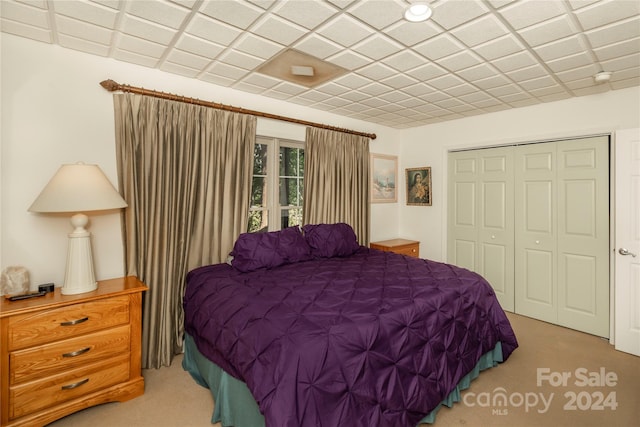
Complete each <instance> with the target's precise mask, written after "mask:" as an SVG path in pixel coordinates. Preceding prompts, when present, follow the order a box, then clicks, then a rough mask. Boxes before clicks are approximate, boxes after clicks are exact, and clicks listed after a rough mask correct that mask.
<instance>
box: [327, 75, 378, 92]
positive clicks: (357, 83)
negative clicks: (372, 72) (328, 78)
mask: <svg viewBox="0 0 640 427" xmlns="http://www.w3.org/2000/svg"><path fill="white" fill-rule="evenodd" d="M334 81H335V82H336V83H338V84H339V85H342V86H344V87H347V88H349V89H357V88H359V87H362V86H365V85H368V84H369V83H372V81H371V79H368V78H365V77H362V76H360V75H358V74H347V75H344V76H341V77H338V78H337V79H335V80H334Z"/></svg>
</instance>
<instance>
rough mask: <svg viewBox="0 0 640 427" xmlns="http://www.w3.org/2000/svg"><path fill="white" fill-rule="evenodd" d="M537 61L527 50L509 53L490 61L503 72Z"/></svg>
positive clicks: (527, 65)
mask: <svg viewBox="0 0 640 427" xmlns="http://www.w3.org/2000/svg"><path fill="white" fill-rule="evenodd" d="M537 63H538V61H537V60H536V59H535V57H534V56H533V55H531V53H529V52H527V51H523V52H520V53H516V54H513V55H509V56H506V57H504V58H500V59H496V60H495V61H492V62H491V64H492V65H493V66H495V67H496V68H497V69H499V70H500V71H502V72H504V73H506V72H508V71H513V70H517V69H518V68H523V67H529V66H531V65H534V64H537Z"/></svg>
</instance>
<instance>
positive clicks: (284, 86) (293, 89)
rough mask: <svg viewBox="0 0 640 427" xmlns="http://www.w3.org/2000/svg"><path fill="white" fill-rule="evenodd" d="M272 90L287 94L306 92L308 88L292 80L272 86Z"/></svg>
mask: <svg viewBox="0 0 640 427" xmlns="http://www.w3.org/2000/svg"><path fill="white" fill-rule="evenodd" d="M271 90H275V91H277V92H281V93H286V94H287V95H300V94H301V93H303V92H305V91H306V90H307V88H306V87H305V86H300V85H297V84H295V83H291V82H282V83H280V84H278V85H276V86H274V87H273V88H271Z"/></svg>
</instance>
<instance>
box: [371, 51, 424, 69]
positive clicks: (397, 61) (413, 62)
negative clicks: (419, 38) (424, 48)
mask: <svg viewBox="0 0 640 427" xmlns="http://www.w3.org/2000/svg"><path fill="white" fill-rule="evenodd" d="M381 62H382V63H384V64H386V65H388V66H390V67H393V68H395V69H396V70H399V71H407V70H410V69H412V68H415V67H417V66H419V65H422V64H424V63H425V58H424V57H422V56H420V55H417V54H416V53H414V52H412V51H410V50H405V51H402V52H398V53H396V54H394V55H391V56H390V57H388V58H385V59H383V60H382V61H381Z"/></svg>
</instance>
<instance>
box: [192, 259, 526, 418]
mask: <svg viewBox="0 0 640 427" xmlns="http://www.w3.org/2000/svg"><path fill="white" fill-rule="evenodd" d="M184 309H185V329H186V331H187V333H189V334H190V335H191V336H192V337H193V338H194V339H195V342H196V343H197V346H198V349H199V350H200V352H201V353H202V354H204V355H205V356H207V357H208V358H209V359H210V360H212V361H213V362H214V363H216V364H217V365H219V366H220V367H221V368H222V369H224V370H225V371H227V372H228V373H229V374H231V375H233V376H234V377H236V378H238V379H240V380H242V381H244V382H246V384H247V386H248V388H249V390H251V393H252V394H253V396H254V397H255V399H256V401H257V402H258V405H259V407H260V410H261V412H262V413H263V414H264V416H265V422H266V426H267V427H285V426H287V427H288V426H291V427H294V426H295V427H299V426H331V427H335V426H362V427H369V426H390V427H391V426H393V427H399V426H411V427H413V426H415V425H416V424H417V423H418V421H419V420H421V419H422V418H423V417H424V416H425V415H426V414H428V413H429V412H431V410H432V409H433V408H435V407H436V406H437V405H438V404H439V403H440V402H441V401H442V399H443V398H444V397H445V396H447V395H448V394H449V392H450V391H451V390H453V388H454V387H455V386H456V384H457V383H458V381H459V380H460V379H461V378H462V377H463V376H464V375H465V374H467V373H468V372H469V371H470V370H471V369H472V368H473V367H474V366H475V365H476V363H477V362H478V360H479V359H480V356H481V355H482V354H484V353H486V352H487V351H489V350H492V349H493V348H494V346H495V345H496V343H497V342H498V341H500V342H501V343H502V350H503V358H504V360H506V359H507V358H508V357H509V355H510V354H511V352H512V351H513V350H514V349H515V348H516V347H517V346H518V344H517V341H516V338H515V335H514V333H513V330H512V329H511V325H510V324H509V321H508V319H507V317H506V315H505V313H504V312H503V310H502V308H501V307H500V305H499V304H498V302H497V300H496V297H495V294H494V292H493V290H492V289H491V286H490V285H489V284H488V283H487V282H486V281H485V280H484V279H483V278H482V277H480V276H479V275H477V274H475V273H472V272H469V271H468V270H464V269H461V268H458V267H455V266H452V265H448V264H444V263H438V262H434V261H429V260H424V259H417V258H410V257H405V256H402V255H397V254H394V253H391V252H381V251H376V250H371V249H368V248H364V247H362V248H360V249H359V250H358V251H357V252H356V253H355V254H354V255H352V256H349V257H344V258H339V257H335V258H322V259H314V260H309V261H304V262H298V263H293V264H287V265H282V266H280V267H277V268H274V269H265V268H263V269H259V270H256V271H252V272H249V273H241V272H239V271H237V270H236V269H234V268H233V267H231V266H229V265H227V264H217V265H212V266H206V267H201V268H198V269H195V270H193V271H191V272H190V273H189V275H188V277H187V289H186V294H185V298H184Z"/></svg>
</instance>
